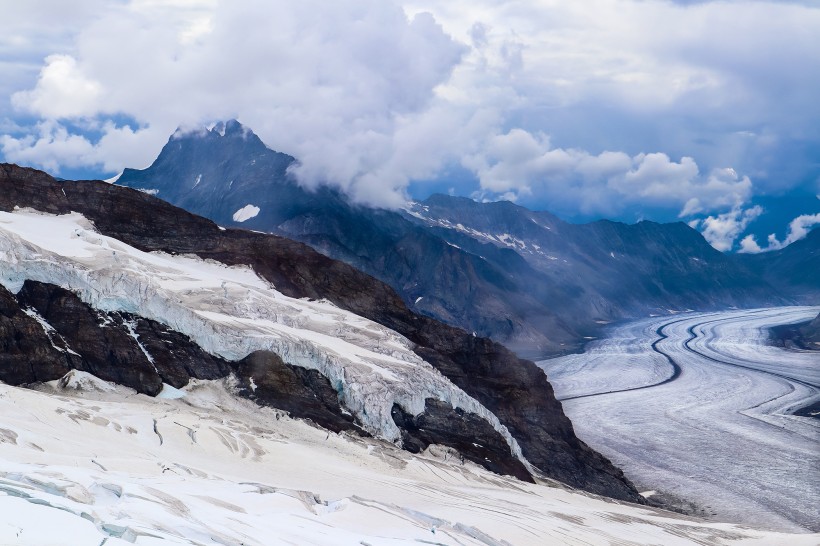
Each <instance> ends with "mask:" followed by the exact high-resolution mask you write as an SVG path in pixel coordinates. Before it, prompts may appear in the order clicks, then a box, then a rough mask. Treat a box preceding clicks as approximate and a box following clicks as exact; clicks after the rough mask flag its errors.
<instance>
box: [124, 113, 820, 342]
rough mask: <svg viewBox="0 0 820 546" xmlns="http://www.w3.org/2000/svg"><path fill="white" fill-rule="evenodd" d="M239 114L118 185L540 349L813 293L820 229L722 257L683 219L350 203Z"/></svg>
mask: <svg viewBox="0 0 820 546" xmlns="http://www.w3.org/2000/svg"><path fill="white" fill-rule="evenodd" d="M295 162H296V159H295V158H293V157H291V156H288V155H285V154H282V153H278V152H275V151H273V150H270V149H269V148H267V146H265V144H264V143H263V142H262V141H261V140H260V139H259V137H258V136H257V135H256V134H254V133H253V131H251V130H250V129H249V128H247V127H245V126H243V125H241V124H240V123H239V122H237V121H235V120H231V121H228V122H225V123H220V124H217V125H216V126H215V127H213V128H212V129H210V130H208V129H205V128H201V129H200V130H196V131H188V132H183V131H177V132H175V133H174V134H173V135H172V136H171V138H170V139H169V141H168V143H167V144H166V145H165V147H164V148H163V149H162V151H161V153H160V154H159V157H158V158H157V159H156V161H155V162H154V163H153V164H152V165H151V166H150V167H148V168H147V169H144V170H133V169H126V170H125V171H124V172H123V173H122V175H121V176H120V177H119V179H118V180H117V184H120V185H123V186H128V187H131V188H136V189H140V190H142V191H145V192H148V193H151V194H153V195H156V196H157V197H159V198H161V199H164V200H166V201H168V202H170V203H173V204H175V205H177V206H179V207H182V208H184V209H186V210H189V211H191V212H194V213H196V214H200V215H203V216H206V217H208V218H210V219H212V220H214V221H215V222H217V223H218V224H219V225H222V226H236V227H243V228H247V229H252V230H258V231H264V232H270V233H276V234H280V235H285V236H287V237H290V238H293V239H296V240H299V241H302V242H305V243H307V244H309V245H311V246H312V247H314V248H315V249H317V250H319V251H320V252H322V253H324V254H326V255H328V256H330V257H333V258H335V259H339V260H342V261H345V262H347V263H349V264H351V265H353V266H355V267H356V268H358V269H360V270H362V271H364V272H366V273H368V274H370V275H372V276H374V277H376V278H378V279H380V280H382V281H384V282H386V283H387V284H389V285H390V286H392V287H393V288H394V289H395V290H396V291H397V292H398V294H399V295H400V296H401V297H402V299H403V300H404V302H405V303H406V304H407V305H408V307H410V308H411V309H413V310H415V311H417V312H419V313H422V314H425V315H428V316H430V317H433V318H436V319H439V320H442V321H444V322H446V323H448V324H451V325H454V326H458V327H460V328H463V329H465V330H467V331H468V332H470V333H475V334H476V335H478V336H487V337H491V338H492V339H494V340H496V341H499V342H501V343H504V344H505V345H507V346H508V347H509V348H511V349H513V350H515V351H517V352H519V354H522V355H525V356H529V357H537V356H544V355H550V354H556V353H562V352H567V351H571V350H574V349H576V348H578V347H579V346H580V345H581V344H582V343H583V341H584V339H585V338H589V337H592V336H595V335H597V333H598V329H599V327H600V326H601V325H603V324H606V323H609V322H612V321H617V320H621V319H625V318H629V317H635V316H645V315H647V314H665V313H670V312H678V311H684V310H687V309H694V310H708V309H717V308H726V307H750V306H761V305H772V304H781V303H787V302H791V301H795V302H800V303H814V302H816V301H817V298H818V295H820V280H818V276H817V275H815V274H814V273H813V272H816V271H817V270H818V267H817V261H818V260H819V259H820V258H819V257H818V256H820V254H818V248H820V241H819V239H820V234H818V233H817V232H815V233H813V234H812V235H811V236H810V237H808V238H807V239H805V240H804V241H799V242H798V243H796V244H794V245H791V246H790V247H787V248H786V249H784V250H781V251H778V252H777V253H769V254H760V255H757V256H734V255H725V254H723V253H721V252H718V251H717V250H715V249H714V248H712V247H711V246H710V245H709V244H708V243H707V242H706V241H705V240H704V239H703V237H702V236H701V235H700V234H699V233H698V232H697V231H695V230H694V229H691V228H690V227H689V226H687V225H686V224H684V223H674V224H657V223H654V222H640V223H638V224H635V225H626V224H622V223H617V222H609V221H599V222H593V223H590V224H580V225H575V224H569V223H566V222H564V221H562V220H560V219H559V218H557V217H555V216H554V215H552V214H550V213H548V212H533V211H530V210H528V209H525V208H523V207H520V206H517V205H514V204H513V203H509V202H495V203H477V202H475V201H473V200H470V199H466V198H461V197H451V196H445V195H433V196H431V197H430V198H429V199H427V200H426V201H424V202H421V203H411V204H410V205H409V206H408V207H407V209H406V210H398V211H391V210H384V209H377V208H371V207H366V206H361V205H357V204H354V203H351V202H350V201H349V200H348V199H347V198H346V197H345V196H344V195H343V194H341V193H340V192H338V191H336V190H334V189H331V188H329V187H324V186H323V187H319V188H318V189H315V190H308V189H305V188H303V187H301V186H300V185H299V184H298V183H297V181H296V180H295V179H294V178H293V177H292V176H291V175H290V174H289V172H288V168H289V167H290V166H292V165H294V164H295Z"/></svg>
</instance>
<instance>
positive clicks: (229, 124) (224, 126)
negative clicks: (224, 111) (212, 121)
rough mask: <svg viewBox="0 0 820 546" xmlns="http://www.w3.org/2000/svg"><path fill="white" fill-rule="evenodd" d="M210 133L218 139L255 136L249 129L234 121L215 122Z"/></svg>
mask: <svg viewBox="0 0 820 546" xmlns="http://www.w3.org/2000/svg"><path fill="white" fill-rule="evenodd" d="M211 133H212V134H214V135H218V136H220V137H232V136H241V137H242V138H248V137H249V136H251V135H252V136H256V133H254V132H253V131H252V130H251V128H250V127H246V126H245V125H242V124H241V123H240V122H239V121H237V120H236V119H229V120H227V121H220V122H217V123H216V125H214V126H213V128H212V129H211Z"/></svg>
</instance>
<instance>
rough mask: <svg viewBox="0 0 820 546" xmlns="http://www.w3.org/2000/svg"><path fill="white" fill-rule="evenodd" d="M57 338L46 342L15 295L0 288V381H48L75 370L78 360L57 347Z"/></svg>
mask: <svg viewBox="0 0 820 546" xmlns="http://www.w3.org/2000/svg"><path fill="white" fill-rule="evenodd" d="M56 337H57V336H52V337H51V339H49V336H48V335H47V334H46V332H45V330H44V329H43V327H42V326H41V325H40V323H39V322H37V320H36V319H35V318H33V317H31V316H29V315H27V314H26V313H24V312H23V309H22V308H21V307H20V304H19V303H18V301H17V298H15V297H14V294H12V293H11V292H9V291H8V290H6V289H5V288H4V287H3V286H0V381H2V382H3V383H7V384H9V385H23V384H26V383H35V382H41V381H51V380H53V379H57V378H59V377H62V376H63V375H65V374H66V373H68V372H69V371H70V370H71V369H72V368H74V367H76V365H77V364H78V363H79V359H78V358H76V357H75V356H74V355H71V354H70V353H67V352H66V349H65V346H64V345H63V346H62V347H61V346H60V345H58V343H61V340H59V339H55V338H56ZM52 343H53V344H52ZM58 347H60V348H58Z"/></svg>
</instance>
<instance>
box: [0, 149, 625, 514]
mask: <svg viewBox="0 0 820 546" xmlns="http://www.w3.org/2000/svg"><path fill="white" fill-rule="evenodd" d="M0 190H2V191H0V210H5V211H6V212H4V213H2V217H1V218H0V234H2V238H0V243H2V244H1V245H0V252H2V253H3V258H4V259H3V260H2V262H0V264H1V265H0V267H2V270H1V271H0V281H2V284H3V285H4V286H5V287H6V289H7V290H8V291H9V293H11V294H13V295H14V296H15V298H16V300H17V304H18V308H19V309H18V310H17V311H16V312H14V313H13V315H14V316H17V317H19V316H20V315H21V313H20V312H19V311H23V313H22V315H25V316H26V317H27V318H32V317H29V316H28V315H27V314H26V313H25V311H26V310H30V309H31V308H33V309H35V310H37V312H38V314H39V316H40V317H41V318H43V317H49V318H50V319H51V320H50V321H49V320H46V319H45V318H43V321H44V322H45V323H46V324H47V325H48V328H53V329H54V330H56V331H57V334H59V335H60V336H62V339H60V340H59V343H55V344H56V345H57V347H62V349H63V351H64V352H67V351H69V350H70V351H74V352H75V353H78V355H80V353H82V352H83V350H84V347H85V344H84V343H83V344H82V345H81V346H71V345H70V344H68V345H62V346H61V345H60V343H67V342H65V340H66V339H71V338H72V336H73V337H76V336H77V335H79V334H78V333H77V332H74V331H73V330H72V329H71V328H73V325H72V324H69V325H68V326H66V325H65V324H63V322H65V321H60V320H59V319H60V317H61V314H64V313H61V310H60V309H59V308H58V309H50V308H49V305H51V304H54V303H55V302H57V303H60V302H66V301H69V300H71V298H70V297H69V296H68V295H66V294H62V293H60V292H59V290H61V289H62V290H69V291H71V292H72V293H73V294H75V295H76V296H77V298H75V299H77V301H79V302H80V303H77V302H71V305H72V306H74V307H79V306H80V304H84V305H86V306H88V307H89V308H90V310H88V309H86V311H87V314H88V313H98V312H99V313H102V315H99V317H100V318H99V323H100V324H107V323H108V322H109V321H111V322H114V323H115V326H117V327H118V328H119V330H118V331H119V333H120V334H121V333H122V332H123V329H124V330H125V331H127V332H129V333H131V334H134V335H131V336H130V337H131V338H134V337H135V336H136V342H137V343H131V345H130V346H129V347H125V348H124V349H123V350H122V352H123V354H126V353H127V354H128V355H130V356H129V358H131V359H134V358H135V359H137V360H139V361H140V362H141V364H140V366H141V367H142V370H143V371H144V374H143V376H144V377H145V381H144V382H141V381H139V380H137V381H134V380H133V378H131V379H129V380H128V381H123V382H124V383H126V384H128V385H129V386H132V387H136V388H137V390H139V391H140V392H145V393H147V394H155V393H156V391H157V389H158V388H160V386H161V383H162V382H164V383H169V384H170V383H172V382H173V381H175V380H177V379H179V378H168V377H166V369H167V368H169V367H168V366H165V367H162V366H158V365H156V362H153V363H152V362H151V360H152V358H153V355H151V357H150V358H149V355H150V354H151V353H150V350H149V346H150V344H151V343H153V344H154V345H156V344H157V343H161V342H162V339H159V340H158V339H156V338H157V337H158V336H153V337H152V336H150V335H146V334H144V332H145V331H146V329H150V328H151V327H153V329H154V330H157V329H160V330H161V328H159V327H157V326H156V324H159V325H162V326H163V327H164V328H166V329H170V330H172V331H173V332H175V333H176V335H177V336H187V338H190V340H192V341H193V342H194V343H195V344H196V345H198V346H199V347H201V348H202V349H204V350H205V351H206V352H208V353H210V354H212V355H214V356H215V357H219V358H221V359H223V360H225V361H227V362H228V364H224V363H223V364H220V363H215V364H214V367H215V369H216V370H219V369H220V366H221V367H222V368H221V370H222V371H225V370H227V369H231V370H236V371H237V372H238V373H239V375H240V376H243V377H244V381H245V384H244V385H243V386H244V388H245V391H246V393H248V392H249V393H250V394H249V395H250V396H256V397H258V398H261V400H260V401H262V402H265V401H266V400H267V401H268V402H269V403H270V402H271V401H272V400H274V399H276V394H275V393H270V392H269V387H270V386H271V384H272V383H275V382H276V381H275V379H276V375H277V374H274V373H271V374H268V373H267V372H269V371H270V370H272V369H278V370H282V369H283V368H282V365H281V364H282V363H280V362H278V361H277V358H281V361H284V363H287V364H289V365H291V366H296V367H300V368H304V369H312V370H315V371H316V372H318V373H319V374H320V375H321V378H316V377H314V378H312V379H311V377H307V376H305V374H304V373H301V375H300V377H299V378H298V381H296V380H295V379H294V384H296V385H297V386H298V384H302V385H303V386H304V387H305V388H308V390H312V392H314V393H316V394H317V395H320V396H319V397H320V398H322V399H324V400H327V401H329V402H333V396H332V395H330V393H329V389H328V386H330V387H331V389H332V391H335V393H336V398H337V400H336V403H337V404H338V405H339V406H341V407H342V408H343V409H344V411H347V412H349V413H351V414H352V415H353V416H354V417H355V421H356V425H357V426H358V427H361V428H363V429H364V430H365V431H366V432H367V433H369V434H373V435H375V436H377V437H380V438H384V439H388V440H391V441H399V440H401V442H402V443H403V444H404V445H405V446H406V447H408V449H414V450H420V449H424V448H425V447H426V446H427V445H428V444H431V443H436V444H441V443H445V444H447V443H449V444H451V445H453V446H455V447H458V448H459V449H460V450H461V451H462V454H463V455H464V456H465V457H467V458H470V460H475V461H477V462H479V463H481V464H484V465H485V466H487V467H488V468H492V469H494V470H497V471H500V472H503V473H508V474H513V475H516V476H519V477H521V478H524V479H532V478H531V477H530V471H529V470H527V465H530V464H531V465H532V467H533V468H532V472H534V473H536V474H538V473H544V474H545V475H546V476H549V477H552V478H555V479H558V480H561V481H564V482H566V483H568V484H570V485H573V486H576V487H580V488H584V489H587V490H589V491H593V492H597V493H601V494H606V495H610V496H613V497H617V498H622V499H628V500H633V501H640V500H641V499H640V497H639V496H638V495H637V493H636V492H635V490H634V488H632V486H631V485H630V484H629V483H628V482H627V481H626V480H625V478H624V477H623V475H622V473H621V472H620V471H619V470H617V469H616V468H614V467H613V466H612V465H611V464H610V463H609V461H607V460H606V459H605V458H603V457H601V456H600V455H599V454H597V453H596V452H594V451H592V450H590V449H589V448H588V447H587V446H586V445H585V444H583V443H582V442H580V441H579V440H578V439H577V438H576V437H575V435H574V432H573V429H572V425H571V424H570V422H569V420H568V419H567V418H566V417H565V416H564V415H563V411H562V410H561V406H560V404H559V403H558V402H557V401H556V400H555V398H554V396H553V394H552V389H551V387H550V385H549V383H548V382H547V381H546V378H545V376H544V374H543V373H542V372H541V371H540V370H539V369H538V368H537V367H536V366H535V365H534V364H533V363H532V362H528V361H524V360H520V359H518V358H516V357H515V356H514V355H513V354H512V353H510V352H509V351H507V350H505V349H504V348H503V347H501V346H500V345H498V344H495V343H493V342H491V341H489V340H487V339H482V338H479V337H476V336H473V335H470V334H468V333H466V332H463V331H459V330H457V329H454V328H450V327H447V326H445V325H443V324H441V323H438V322H436V321H434V320H432V319H429V318H426V317H422V316H418V315H414V314H413V313H411V312H410V311H409V310H408V309H407V308H406V307H405V306H404V305H403V303H402V301H401V300H400V299H399V298H398V297H397V296H396V294H395V293H394V292H393V291H392V290H390V288H389V287H387V286H386V285H384V284H382V283H380V282H378V281H376V280H375V279H373V278H371V277H368V276H367V275H364V274H362V273H360V272H358V271H356V270H354V269H353V268H351V267H349V266H347V265H345V264H342V263H340V262H336V261H333V260H331V259H329V258H327V257H325V256H322V255H321V254H318V253H316V252H315V251H313V250H311V249H310V248H308V247H306V246H304V245H302V244H300V243H295V242H293V241H289V240H286V239H282V238H280V237H276V236H271V235H265V234H259V233H253V232H249V231H244V230H224V229H221V228H219V227H217V226H216V225H215V224H213V223H212V222H210V221H208V220H205V219H203V218H200V217H196V216H194V215H192V214H189V213H186V212H185V211H182V210H181V209H177V208H176V207H173V206H171V205H169V204H167V203H165V202H163V201H161V200H159V199H156V198H154V197H152V196H150V195H147V194H145V193H142V192H138V191H134V190H130V189H127V188H121V187H117V186H111V185H109V184H106V183H103V182H64V183H59V182H57V181H55V180H54V179H52V178H51V177H49V176H47V175H45V174H44V173H42V172H39V171H34V170H30V169H23V168H19V167H16V166H11V165H4V166H2V168H0ZM26 209H36V210H26ZM34 282H36V283H40V284H34ZM42 285H54V286H56V287H57V288H51V287H49V286H45V287H43V286H42ZM38 291H39V292H46V293H45V294H41V295H39V296H38V295H37V294H38ZM29 293H32V295H29ZM55 294H56V296H55ZM8 298H9V296H8V295H6V299H7V300H8ZM9 301H10V300H9ZM38 302H39V303H38ZM60 305H64V304H63V303H60ZM9 307H10V309H11V310H12V311H14V309H13V305H12V304H11V303H10V304H9ZM58 307H59V305H58ZM122 313H127V314H128V315H122ZM112 314H120V315H119V316H121V317H122V318H121V319H117V318H115V317H113V316H112ZM140 321H145V323H146V324H147V325H148V326H145V327H142V329H141V330H140V326H139V325H140ZM149 321H153V322H149ZM27 324H28V326H26V327H27V328H29V329H31V328H32V327H33V326H32V323H31V322H30V321H29V322H28V323H27ZM151 325H154V326H151ZM12 326H14V324H12ZM61 330H62V332H61ZM83 331H84V330H82V329H80V333H82V332H83ZM140 332H143V333H142V334H141V333H140ZM55 335H56V334H55ZM107 335H108V338H111V336H113V335H114V334H113V333H111V334H110V335H109V334H107ZM141 335H146V339H145V341H146V344H142V343H139V339H140V336H141ZM167 335H169V336H170V335H172V334H170V333H167ZM126 337H127V336H126ZM159 337H160V338H161V336H159ZM108 338H106V339H108ZM119 338H120V339H124V338H123V336H122V335H120V336H119ZM52 339H56V338H54V337H52ZM126 341H128V340H126ZM149 342H150V343H149ZM66 354H69V355H70V353H66ZM271 354H273V355H277V358H274V357H273V356H270V355H271ZM71 356H72V357H73V355H71ZM92 356H93V355H92ZM92 356H88V355H86V356H83V355H80V358H82V359H83V361H84V362H86V363H87V364H85V365H84V366H85V367H84V368H83V367H82V366H80V368H81V369H86V370H87V371H91V372H93V373H95V374H97V375H101V371H100V369H99V367H95V365H94V359H93V358H92ZM172 356H174V355H172ZM182 356H184V355H182ZM0 358H1V357H0ZM169 358H170V357H169ZM175 358H176V357H175ZM180 358H182V357H180ZM140 359H141V360H140ZM154 360H156V359H154ZM183 360H184V359H183ZM231 363H232V364H231ZM113 364H116V362H112V365H113ZM66 366H73V367H77V366H76V365H74V364H66ZM180 366H181V367H182V369H184V365H174V366H170V369H173V370H179V369H180ZM152 369H154V370H155V373H154V375H152V372H151V370H152ZM47 371H48V373H50V374H51V376H50V377H38V379H39V380H47V379H57V377H59V375H60V373H61V372H63V371H64V370H63V369H48V370H47ZM291 371H292V370H291ZM277 373H278V372H277ZM282 373H284V372H282ZM294 373H295V372H294ZM190 375H192V376H193V377H197V375H195V374H190ZM157 376H158V377H157ZM201 377H203V378H209V377H210V376H206V375H204V374H202V375H201ZM108 378H109V379H113V380H117V374H116V373H115V372H112V373H111V374H110V375H109V376H108ZM263 378H268V379H270V380H269V381H262V379H263ZM158 379H161V380H162V381H158ZM183 379H184V378H183ZM319 379H321V381H319ZM257 380H259V382H257ZM317 381H318V384H317ZM19 382H24V381H19ZM180 383H181V381H180ZM301 392H304V390H302V391H301ZM329 406H330V407H328V405H327V404H326V405H325V409H328V410H329V411H331V413H334V411H335V414H339V413H343V412H341V411H336V408H334V407H332V406H333V404H332V403H330V404H329ZM447 423H462V425H461V426H453V427H452V428H453V431H451V432H448V431H447V427H446V426H445V424H447ZM330 428H332V427H330ZM458 431H464V432H465V433H464V434H461V435H459V432H458ZM467 432H475V433H478V434H479V437H480V438H482V439H483V440H482V441H478V442H475V441H470V440H469V439H470V435H469V434H467Z"/></svg>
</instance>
